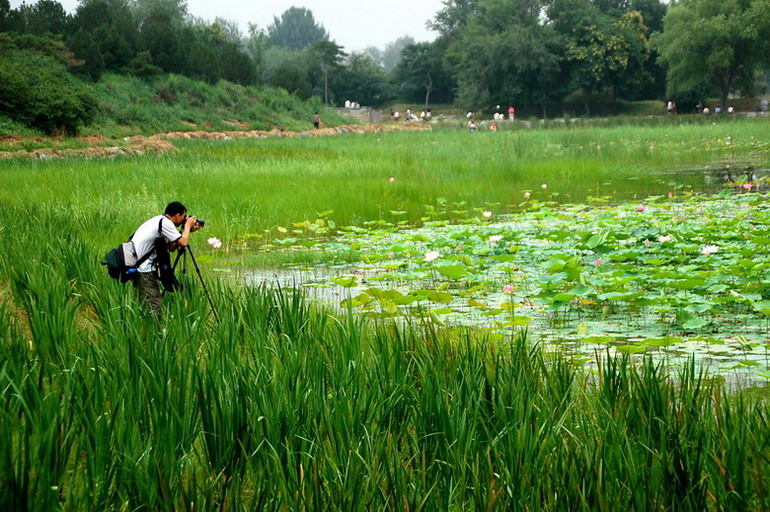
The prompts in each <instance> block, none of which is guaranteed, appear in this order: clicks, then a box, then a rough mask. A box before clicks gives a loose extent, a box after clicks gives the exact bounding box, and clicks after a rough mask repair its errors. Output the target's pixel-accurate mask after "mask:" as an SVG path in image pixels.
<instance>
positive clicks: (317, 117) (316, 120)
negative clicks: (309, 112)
mask: <svg viewBox="0 0 770 512" xmlns="http://www.w3.org/2000/svg"><path fill="white" fill-rule="evenodd" d="M320 126H321V116H320V115H319V114H318V112H316V113H315V114H313V128H315V129H316V130H317V129H318V128H319V127H320Z"/></svg>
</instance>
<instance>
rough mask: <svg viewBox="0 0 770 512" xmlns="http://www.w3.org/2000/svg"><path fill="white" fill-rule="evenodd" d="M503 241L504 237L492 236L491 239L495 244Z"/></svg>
mask: <svg viewBox="0 0 770 512" xmlns="http://www.w3.org/2000/svg"><path fill="white" fill-rule="evenodd" d="M502 239H503V235H492V236H490V237H489V241H490V242H492V243H493V244H496V243H497V242H499V241H500V240H502Z"/></svg>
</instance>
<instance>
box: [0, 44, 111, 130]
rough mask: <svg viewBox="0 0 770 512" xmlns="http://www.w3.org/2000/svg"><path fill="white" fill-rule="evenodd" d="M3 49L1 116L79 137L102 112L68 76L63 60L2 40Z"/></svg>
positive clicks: (90, 95)
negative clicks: (81, 131)
mask: <svg viewBox="0 0 770 512" xmlns="http://www.w3.org/2000/svg"><path fill="white" fill-rule="evenodd" d="M32 42H36V41H35V40H34V39H33V40H32ZM37 42H40V41H37ZM42 43H45V41H43V42H42ZM41 46H43V47H45V50H49V51H52V52H53V51H55V50H56V49H55V47H46V45H45V44H42V45H41ZM0 49H2V51H0V114H3V115H5V116H7V117H9V118H10V119H13V120H14V121H17V122H20V123H23V124H25V125H27V126H31V127H34V128H36V129H38V130H41V131H44V132H47V133H54V132H56V133H60V134H67V133H69V134H75V133H77V131H78V128H79V127H80V126H81V125H83V124H86V123H88V122H90V121H91V120H92V119H93V117H94V115H95V114H96V113H97V110H98V107H97V102H96V98H95V97H94V95H93V93H92V91H91V90H90V89H88V88H87V87H85V86H84V85H83V84H82V83H80V82H79V81H78V80H77V79H76V78H75V77H74V76H72V75H71V74H70V73H68V72H67V69H66V68H65V65H64V64H63V63H62V62H61V60H60V59H56V58H54V57H53V56H49V55H45V54H43V53H42V52H41V51H35V50H31V49H28V48H19V46H17V45H15V44H13V43H12V42H11V41H8V40H5V39H0Z"/></svg>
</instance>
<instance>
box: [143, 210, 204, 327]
mask: <svg viewBox="0 0 770 512" xmlns="http://www.w3.org/2000/svg"><path fill="white" fill-rule="evenodd" d="M182 225H184V228H183V229H182V232H181V233H180V232H179V231H177V227H179V226H182ZM201 227H202V222H199V221H198V220H197V219H196V218H195V217H189V216H188V215H187V208H186V207H185V205H183V204H182V203H180V202H179V201H173V202H171V203H169V204H168V206H166V211H165V213H164V214H163V215H156V216H155V217H153V218H151V219H149V220H147V221H146V222H144V223H143V224H142V225H141V226H139V228H138V229H137V230H136V232H135V233H134V235H133V236H132V237H131V240H132V241H133V242H134V245H135V247H136V253H137V254H139V255H142V254H147V253H150V256H149V257H148V258H147V259H146V260H145V261H144V262H143V263H142V264H141V265H140V266H139V267H138V268H137V277H136V279H134V288H135V289H136V290H137V292H138V293H139V297H140V298H141V299H142V301H143V302H144V303H145V304H146V305H147V307H148V308H149V309H150V311H152V312H153V313H154V314H155V316H156V317H157V318H158V320H160V318H161V291H160V282H161V280H162V279H163V284H164V286H166V288H167V289H168V287H169V283H167V281H166V280H165V277H168V276H170V279H171V281H172V282H173V281H175V280H174V277H173V269H172V268H171V262H170V258H169V255H168V253H169V252H173V251H176V250H177V248H179V247H183V248H184V247H187V244H188V242H189V239H190V233H192V232H194V231H197V230H199V229H200V228H201ZM161 273H163V274H164V275H163V276H162V275H161ZM172 286H173V285H172Z"/></svg>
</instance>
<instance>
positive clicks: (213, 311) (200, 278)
mask: <svg viewBox="0 0 770 512" xmlns="http://www.w3.org/2000/svg"><path fill="white" fill-rule="evenodd" d="M187 251H188V252H189V253H190V259H191V260H192V262H193V266H194V267H195V271H196V272H197V273H198V279H199V280H200V282H201V286H203V293H204V294H205V295H206V298H207V299H208V301H209V306H211V312H212V313H214V319H215V320H216V321H217V323H219V316H217V310H216V309H215V308H214V301H212V300H211V295H210V294H209V290H208V288H206V282H205V281H203V276H202V275H201V269H200V267H198V262H197V261H195V255H194V254H193V252H192V249H191V248H190V246H187Z"/></svg>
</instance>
